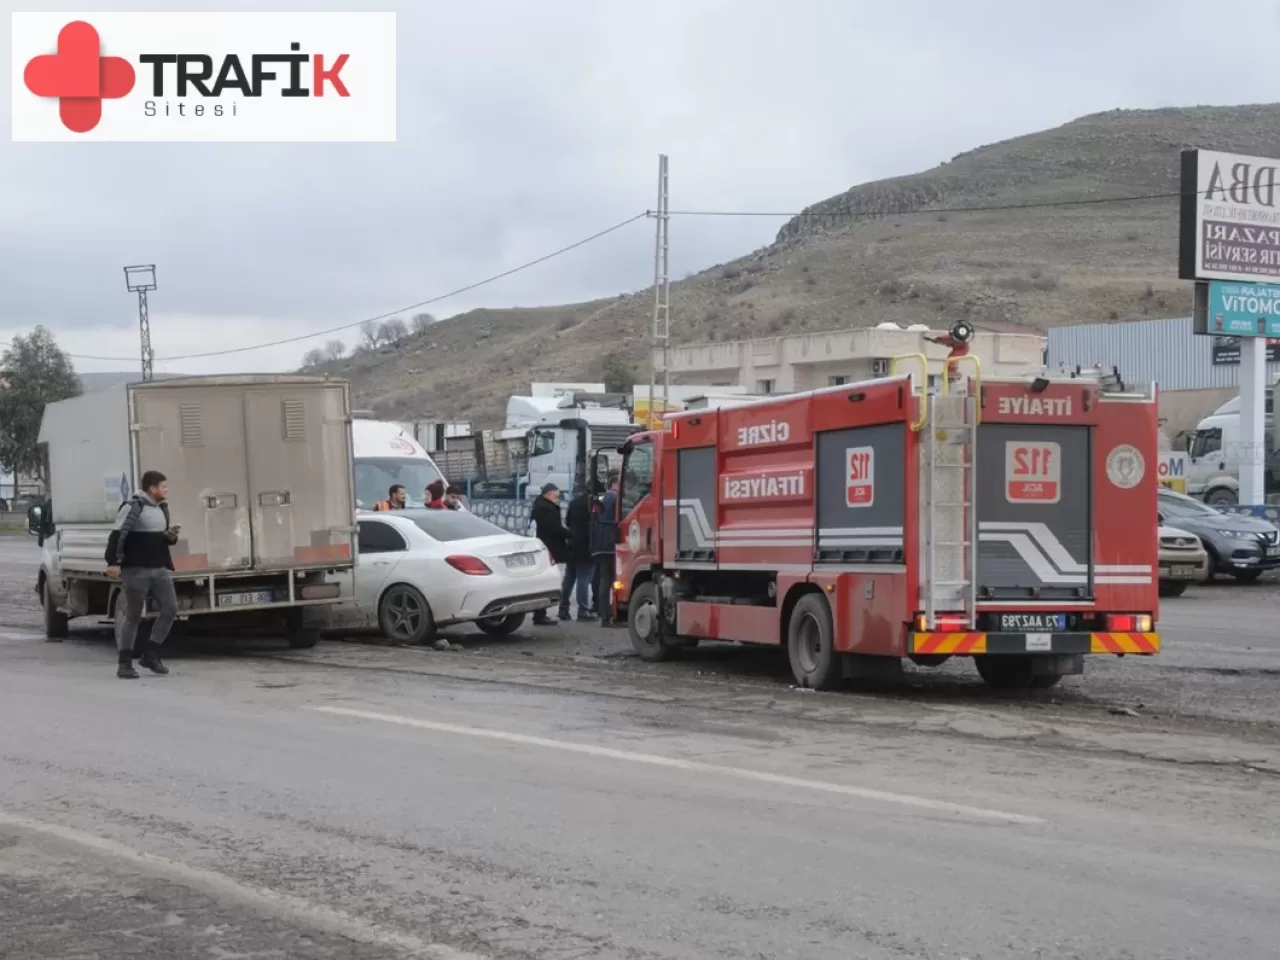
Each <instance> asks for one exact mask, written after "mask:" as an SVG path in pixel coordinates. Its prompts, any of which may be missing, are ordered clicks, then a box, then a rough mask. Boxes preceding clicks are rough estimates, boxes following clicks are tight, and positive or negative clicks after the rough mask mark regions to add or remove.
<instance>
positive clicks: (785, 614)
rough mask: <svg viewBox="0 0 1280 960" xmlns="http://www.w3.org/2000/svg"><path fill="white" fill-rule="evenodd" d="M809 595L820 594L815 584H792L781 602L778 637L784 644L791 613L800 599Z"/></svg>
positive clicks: (820, 590) (819, 588) (818, 587)
mask: <svg viewBox="0 0 1280 960" xmlns="http://www.w3.org/2000/svg"><path fill="white" fill-rule="evenodd" d="M810 593H822V588H821V587H820V586H818V585H817V584H816V583H809V582H801V583H797V584H794V585H793V586H792V587H791V589H790V590H788V591H787V595H786V596H785V597H784V598H783V600H782V609H781V610H780V611H779V613H778V636H779V637H781V638H782V641H783V643H784V644H785V643H786V636H787V625H788V624H789V623H791V611H792V610H794V609H795V608H796V604H797V603H799V602H800V599H801V597H804V596H805V595H806V594H810Z"/></svg>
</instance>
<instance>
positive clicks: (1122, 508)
mask: <svg viewBox="0 0 1280 960" xmlns="http://www.w3.org/2000/svg"><path fill="white" fill-rule="evenodd" d="M900 359H902V358H900ZM963 359H964V360H966V361H968V362H967V363H965V364H964V366H963V371H964V372H965V373H971V374H972V375H971V376H960V375H958V370H959V369H960V368H959V366H958V363H959V362H958V361H957V376H956V378H955V379H954V380H952V379H951V378H948V377H941V378H939V379H940V380H941V383H940V385H939V386H937V387H933V386H929V385H928V378H927V377H926V376H925V370H926V361H925V358H924V357H923V356H916V357H913V358H910V362H912V363H917V362H918V364H919V367H920V371H921V372H920V373H918V374H917V375H916V377H914V378H913V377H911V376H907V375H891V376H889V377H886V378H882V379H876V380H870V381H866V382H861V383H849V384H843V385H840V386H833V387H829V388H825V389H820V390H815V391H811V392H808V393H798V394H793V395H789V396H784V397H780V398H777V399H763V400H757V401H754V402H747V403H741V404H730V405H726V406H723V407H720V408H718V409H707V410H690V411H684V412H681V413H675V414H670V415H668V416H667V418H666V423H665V424H664V426H665V429H664V430H663V431H654V432H644V433H640V434H637V435H635V436H633V437H631V438H629V439H628V441H627V442H626V443H625V444H624V445H623V448H622V451H623V453H624V455H625V459H624V464H623V470H622V486H621V490H620V496H619V504H620V510H619V520H620V523H619V538H618V539H619V542H618V547H617V560H616V563H617V567H616V572H617V576H616V581H615V584H614V588H615V597H616V600H615V602H616V604H617V607H618V609H619V611H620V612H622V611H625V615H626V618H627V620H628V624H629V628H630V632H631V639H632V643H633V645H634V647H635V649H636V652H637V653H638V654H639V655H640V656H641V657H642V658H644V659H647V660H660V659H664V658H666V657H668V656H671V655H673V654H674V653H676V652H677V651H679V650H680V648H682V647H687V646H691V645H694V644H697V643H698V642H699V641H700V640H704V639H705V640H720V641H734V642H741V643H754V644H769V645H780V646H784V647H786V648H787V650H788V652H789V655H790V660H791V667H792V671H793V673H794V676H795V679H796V682H797V683H798V684H800V685H802V686H806V687H812V688H817V689H827V688H831V687H834V686H836V685H838V684H839V683H840V682H841V681H842V680H843V679H844V678H845V677H847V676H866V675H881V674H886V673H888V674H893V673H896V672H897V671H899V670H901V665H902V661H903V659H904V658H905V659H909V660H911V661H912V662H913V663H915V664H917V665H920V666H937V665H939V664H941V663H943V662H944V661H946V660H948V659H949V658H951V657H953V656H965V657H972V658H973V659H974V661H975V662H976V665H977V668H978V672H979V673H980V674H981V676H982V677H983V678H984V679H985V680H986V681H987V682H988V683H989V684H991V685H993V686H996V687H1001V688H1027V687H1048V686H1051V685H1052V684H1054V683H1056V682H1057V680H1058V679H1059V678H1060V677H1061V676H1063V675H1068V674H1078V673H1082V672H1083V670H1084V658H1085V656H1086V655H1088V654H1110V655H1117V656H1119V655H1125V654H1138V655H1151V654H1155V653H1157V652H1158V651H1159V636H1158V634H1157V633H1155V632H1154V626H1153V624H1154V620H1155V618H1156V615H1157V612H1158V602H1159V601H1158V599H1157V589H1158V588H1157V581H1158V556H1157V535H1156V528H1157V505H1156V496H1157V475H1156V469H1155V463H1156V460H1157V451H1158V422H1157V413H1156V398H1155V391H1154V389H1152V390H1151V391H1134V390H1130V389H1127V388H1124V387H1123V386H1119V387H1112V386H1109V385H1108V384H1106V383H1103V382H1100V381H1099V380H1097V379H1081V378H1076V377H1070V376H1068V377H1055V376H1053V375H1052V374H1045V375H1043V376H1039V377H1035V378H1030V377H1029V378H1026V379H989V380H983V379H982V378H981V377H980V376H979V371H978V369H977V363H976V362H974V361H973V358H971V357H965V358H963ZM904 362H905V361H904ZM970 364H972V369H970ZM591 477H592V484H593V487H594V488H595V489H596V490H599V487H600V478H601V471H600V469H599V467H598V465H593V467H592V469H591Z"/></svg>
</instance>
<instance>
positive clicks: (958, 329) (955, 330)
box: [947, 320, 973, 343]
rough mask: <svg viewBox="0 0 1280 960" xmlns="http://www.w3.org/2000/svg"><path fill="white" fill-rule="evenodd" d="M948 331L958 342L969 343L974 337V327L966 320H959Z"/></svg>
mask: <svg viewBox="0 0 1280 960" xmlns="http://www.w3.org/2000/svg"><path fill="white" fill-rule="evenodd" d="M947 332H948V333H949V334H950V335H951V339H952V340H954V341H955V342H956V343H968V342H969V341H970V340H972V339H973V327H971V326H970V325H969V324H968V323H967V322H966V321H964V320H957V321H956V322H955V323H953V324H952V325H951V329H950V330H949V331H947Z"/></svg>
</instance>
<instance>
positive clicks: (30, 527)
mask: <svg viewBox="0 0 1280 960" xmlns="http://www.w3.org/2000/svg"><path fill="white" fill-rule="evenodd" d="M43 517H44V511H43V510H42V509H41V508H40V505H39V504H36V505H34V506H32V507H30V508H28V509H27V533H29V534H30V535H31V536H33V537H39V536H41V535H42V534H43V533H44V522H43Z"/></svg>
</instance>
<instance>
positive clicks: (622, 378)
mask: <svg viewBox="0 0 1280 960" xmlns="http://www.w3.org/2000/svg"><path fill="white" fill-rule="evenodd" d="M600 379H601V380H603V381H604V388H605V390H606V391H608V392H609V393H625V394H628V395H629V394H630V393H631V390H632V388H633V387H634V386H635V385H636V384H637V383H639V382H640V381H639V380H637V379H636V368H635V364H633V363H632V362H631V359H630V358H629V357H628V356H627V355H626V354H625V353H624V352H622V351H621V350H615V351H613V352H612V353H610V354H607V355H606V356H605V358H604V360H603V362H602V363H601V364H600Z"/></svg>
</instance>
